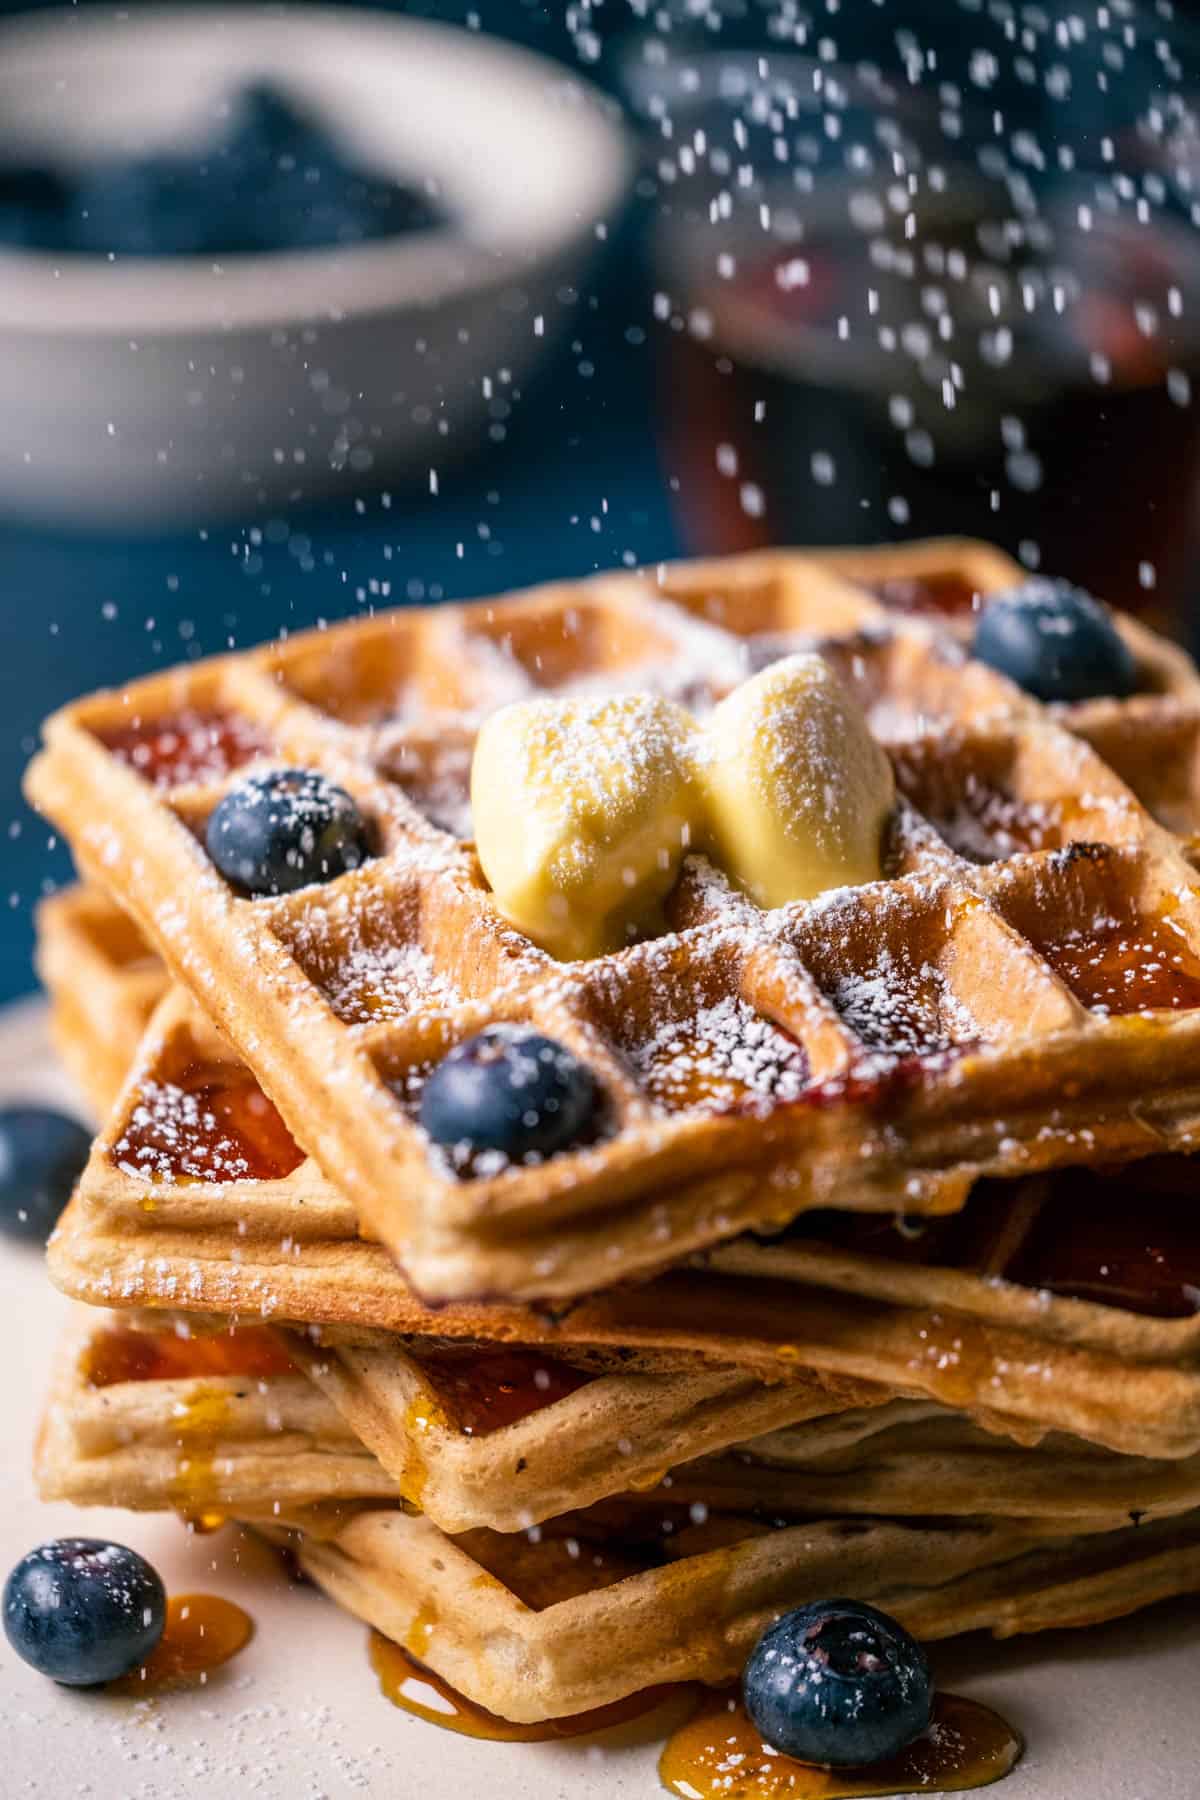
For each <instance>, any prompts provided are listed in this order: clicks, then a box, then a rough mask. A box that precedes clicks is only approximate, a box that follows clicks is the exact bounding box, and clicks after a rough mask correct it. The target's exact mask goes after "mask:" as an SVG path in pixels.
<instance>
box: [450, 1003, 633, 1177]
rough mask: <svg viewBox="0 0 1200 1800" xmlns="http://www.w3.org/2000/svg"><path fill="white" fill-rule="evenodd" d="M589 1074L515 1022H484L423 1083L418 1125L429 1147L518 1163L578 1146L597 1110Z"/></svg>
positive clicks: (549, 1041) (560, 1047)
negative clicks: (482, 1027) (491, 1154)
mask: <svg viewBox="0 0 1200 1800" xmlns="http://www.w3.org/2000/svg"><path fill="white" fill-rule="evenodd" d="M598 1098H599V1097H598V1094H597V1091H596V1084H595V1081H594V1080H593V1079H592V1073H591V1070H590V1069H589V1068H588V1067H587V1065H586V1064H585V1063H581V1062H580V1061H579V1060H578V1059H577V1058H576V1057H574V1056H572V1054H571V1052H570V1051H569V1050H567V1049H565V1048H564V1047H563V1045H562V1044H556V1043H555V1042H554V1039H553V1038H548V1037H542V1035H541V1034H540V1033H539V1032H536V1031H531V1030H530V1029H529V1028H528V1027H527V1026H521V1025H489V1026H488V1028H487V1030H486V1031H481V1032H480V1033H479V1035H478V1037H473V1038H468V1039H467V1041H466V1042H465V1043H463V1044H459V1045H458V1046H457V1047H456V1048H455V1049H453V1050H451V1052H450V1054H449V1055H448V1056H447V1057H445V1058H444V1059H443V1060H442V1061H441V1062H440V1063H439V1064H438V1066H437V1068H436V1069H435V1070H434V1071H433V1074H432V1075H431V1076H430V1077H429V1080H428V1081H427V1082H426V1083H425V1088H424V1091H423V1093H422V1095H421V1124H422V1125H423V1126H424V1128H425V1130H426V1131H427V1132H428V1133H429V1136H430V1137H431V1138H432V1139H433V1141H434V1143H435V1144H442V1145H444V1146H445V1147H446V1148H448V1149H454V1150H457V1151H458V1152H459V1153H460V1155H465V1156H467V1157H470V1156H471V1155H472V1154H475V1153H477V1152H479V1151H485V1150H491V1151H496V1152H498V1153H500V1154H501V1155H503V1156H506V1157H508V1158H509V1160H510V1161H512V1162H520V1161H522V1160H523V1159H524V1158H525V1157H528V1156H534V1155H536V1156H553V1155H554V1153H555V1151H557V1150H565V1149H566V1148H567V1146H568V1145H569V1144H574V1143H578V1142H579V1141H580V1139H581V1138H582V1137H583V1136H584V1134H585V1133H586V1132H587V1130H588V1128H589V1126H590V1124H591V1122H592V1120H593V1117H594V1115H595V1112H596V1108H597V1103H598Z"/></svg>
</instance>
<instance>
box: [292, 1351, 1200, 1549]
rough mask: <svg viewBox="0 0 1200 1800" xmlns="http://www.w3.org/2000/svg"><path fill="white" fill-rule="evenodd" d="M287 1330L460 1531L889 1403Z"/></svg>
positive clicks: (445, 1525) (562, 1359) (635, 1365)
mask: <svg viewBox="0 0 1200 1800" xmlns="http://www.w3.org/2000/svg"><path fill="white" fill-rule="evenodd" d="M280 1335H281V1337H283V1338H284V1340H285V1341H286V1342H287V1344H288V1346H289V1349H290V1350H291V1352H292V1355H293V1357H294V1359H295V1361H296V1362H297V1364H298V1365H299V1366H300V1367H302V1368H304V1369H305V1370H306V1371H307V1373H308V1374H309V1375H310V1376H311V1377H312V1379H313V1380H314V1382H315V1383H316V1385H317V1386H318V1388H320V1389H321V1390H322V1392H324V1393H325V1394H326V1395H327V1396H328V1397H329V1399H330V1400H331V1401H332V1402H333V1403H335V1404H336V1405H337V1407H338V1409H339V1410H340V1411H341V1413H342V1414H343V1416H344V1417H345V1419H346V1421H347V1423H348V1424H349V1425H350V1426H351V1427H352V1428H353V1430H354V1431H355V1433H356V1435H357V1436H358V1437H359V1438H360V1439H361V1440H362V1442H363V1443H364V1444H365V1445H366V1446H367V1447H368V1448H369V1449H371V1450H372V1451H373V1452H374V1454H375V1455H376V1457H377V1458H378V1459H379V1461H380V1463H381V1464H382V1465H383V1467H384V1468H386V1469H387V1470H388V1472H389V1474H390V1475H391V1476H392V1478H393V1480H394V1482H395V1485H396V1487H397V1489H398V1490H399V1493H400V1495H401V1497H402V1498H403V1499H404V1500H406V1501H408V1502H409V1503H410V1504H412V1505H414V1506H416V1507H418V1508H419V1509H420V1510H421V1511H422V1512H424V1513H426V1514H428V1516H429V1517H430V1518H432V1519H433V1520H434V1521H435V1523H436V1524H438V1525H439V1526H440V1527H441V1529H442V1530H444V1531H451V1532H455V1531H467V1530H470V1529H472V1528H474V1527H476V1526H488V1527H490V1528H491V1529H493V1530H496V1531H520V1530H525V1529H526V1528H528V1527H529V1526H532V1525H535V1524H540V1523H541V1522H542V1521H543V1520H545V1519H548V1518H553V1517H555V1516H556V1515H558V1514H560V1513H564V1512H567V1511H569V1510H575V1509H577V1508H579V1507H583V1506H589V1505H591V1504H593V1503H594V1502H596V1501H600V1500H605V1499H608V1498H610V1497H611V1496H612V1495H614V1494H619V1493H623V1492H624V1491H625V1490H626V1489H643V1488H653V1487H654V1486H655V1484H656V1483H657V1482H658V1481H659V1480H661V1479H662V1477H663V1475H664V1473H665V1472H666V1471H667V1470H668V1469H670V1468H671V1467H672V1466H673V1465H674V1464H676V1463H679V1462H683V1461H686V1460H690V1459H691V1458H693V1457H697V1456H701V1455H703V1454H704V1453H705V1452H706V1451H707V1450H710V1449H716V1448H720V1447H724V1446H727V1445H730V1444H734V1443H738V1442H740V1441H741V1439H742V1438H744V1437H745V1436H746V1435H747V1434H748V1433H751V1432H756V1431H758V1430H760V1429H767V1430H770V1429H772V1428H773V1426H774V1425H776V1424H779V1425H782V1424H783V1423H784V1422H785V1421H786V1422H788V1423H790V1424H793V1425H795V1426H797V1427H798V1426H799V1425H800V1422H801V1421H803V1420H808V1419H812V1418H819V1417H822V1416H824V1415H826V1414H828V1413H830V1412H835V1411H836V1412H840V1411H841V1410H842V1409H843V1408H845V1407H847V1406H854V1407H856V1408H858V1409H859V1410H860V1411H863V1412H866V1411H868V1410H869V1409H870V1407H871V1406H873V1405H882V1404H883V1403H884V1402H885V1401H886V1400H887V1398H888V1395H887V1394H886V1392H885V1391H884V1390H882V1389H879V1390H875V1389H872V1388H870V1387H869V1386H868V1385H867V1384H865V1383H861V1382H847V1381H839V1380H838V1379H837V1378H836V1377H829V1378H824V1379H822V1378H821V1377H820V1376H817V1375H814V1374H811V1373H808V1372H799V1371H797V1372H796V1373H795V1374H794V1375H793V1376H789V1378H787V1379H785V1380H782V1381H775V1382H764V1381H763V1380H762V1379H761V1378H760V1377H759V1376H758V1375H756V1374H755V1373H753V1372H752V1371H748V1370H745V1369H737V1368H723V1367H721V1366H720V1365H718V1364H714V1363H711V1362H709V1361H707V1360H706V1359H704V1358H698V1357H697V1356H696V1355H695V1354H694V1353H693V1354H691V1355H684V1356H680V1355H672V1354H671V1353H669V1352H658V1353H655V1352H654V1351H644V1352H642V1353H641V1354H640V1355H636V1354H634V1353H632V1352H629V1351H619V1350H616V1349H608V1350H604V1349H600V1350H596V1349H590V1350H589V1349H588V1348H587V1347H586V1346H571V1345H564V1346H563V1350H562V1354H561V1355H558V1356H553V1355H549V1354H548V1353H547V1352H545V1351H540V1350H528V1349H522V1348H511V1349H506V1348H503V1347H501V1346H497V1345H495V1344H473V1343H470V1342H458V1343H455V1342H454V1341H453V1340H445V1339H440V1340H432V1339H422V1338H415V1339H414V1338H405V1339H403V1340H400V1339H397V1338H395V1337H388V1338H381V1339H377V1340H376V1341H374V1342H369V1343H355V1342H354V1341H353V1340H351V1341H350V1342H339V1340H338V1335H337V1333H336V1332H335V1333H333V1334H329V1335H328V1336H323V1338H322V1341H321V1342H320V1343H319V1344H314V1343H313V1342H312V1341H311V1339H309V1338H308V1337H307V1336H306V1334H303V1333H298V1332H291V1331H289V1332H281V1333H280ZM767 1421H770V1422H771V1423H769V1424H768V1423H767ZM1197 1498H1198V1500H1200V1495H1198V1496H1197Z"/></svg>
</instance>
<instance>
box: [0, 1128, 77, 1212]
mask: <svg viewBox="0 0 1200 1800" xmlns="http://www.w3.org/2000/svg"><path fill="white" fill-rule="evenodd" d="M90 1147H91V1138H90V1137H89V1136H88V1133H87V1132H86V1131H85V1130H84V1129H83V1126H82V1125H80V1124H79V1123H78V1121H77V1120H75V1119H69V1118H68V1117H67V1116H66V1114H65V1113H60V1112H53V1111H51V1109H50V1108H49V1107H47V1106H6V1107H4V1108H3V1110H0V1231H3V1232H4V1233H6V1235H7V1236H9V1237H20V1238H28V1239H29V1240H30V1241H31V1242H32V1243H41V1244H44V1243H45V1241H46V1239H47V1238H48V1237H49V1235H50V1233H51V1231H53V1229H54V1226H55V1222H56V1221H57V1219H58V1215H59V1213H60V1212H61V1211H62V1209H63V1207H64V1206H65V1205H66V1204H67V1201H68V1200H69V1199H70V1198H71V1190H72V1189H73V1188H74V1186H75V1183H76V1182H77V1181H78V1179H79V1177H80V1175H81V1174H82V1173H83V1165H84V1164H85V1163H86V1161H87V1159H88V1151H89V1149H90Z"/></svg>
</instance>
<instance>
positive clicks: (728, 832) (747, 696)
mask: <svg viewBox="0 0 1200 1800" xmlns="http://www.w3.org/2000/svg"><path fill="white" fill-rule="evenodd" d="M703 782H704V788H705V794H706V798H707V812H708V840H709V846H710V848H711V851H712V854H713V857H714V860H715V861H716V862H717V864H718V865H719V866H720V867H721V868H723V869H724V871H725V873H726V874H727V875H728V876H729V878H730V880H731V881H733V882H734V883H735V884H736V885H737V886H738V887H740V888H742V889H744V891H745V892H746V893H747V894H749V895H750V896H751V898H752V899H753V900H755V901H757V903H758V904H759V905H760V906H763V907H773V906H785V905H786V904H787V903H788V902H789V901H791V900H811V899H812V898H813V897H814V896H815V895H817V894H821V893H824V892H825V890H826V889H828V888H833V887H843V886H854V885H857V884H858V883H860V882H865V881H874V880H877V879H878V877H879V875H880V873H881V854H882V844H883V833H884V827H885V825H886V823H887V820H888V816H889V814H890V813H891V811H892V808H893V806H894V804H895V798H896V795H895V784H894V781H893V777H892V766H891V764H890V762H889V761H888V759H887V757H886V756H885V755H884V753H883V751H882V750H881V749H880V748H879V746H878V744H877V743H876V742H875V740H874V739H873V738H872V736H871V734H870V732H869V731H868V729H867V722H866V719H865V718H864V716H863V713H862V710H861V708H860V707H859V706H858V704H857V702H856V701H855V699H854V697H853V696H852V695H851V694H850V693H848V692H847V690H846V689H845V687H843V685H842V683H841V682H840V681H839V680H838V678H837V676H836V675H835V674H834V673H833V670H832V669H831V668H830V667H829V665H828V664H827V663H825V662H823V661H822V660H821V658H820V657H819V656H789V657H786V658H785V659H784V660H783V661H781V662H777V663H772V664H771V665H770V666H769V667H768V668H766V669H764V670H763V671H762V673H761V674H759V675H756V676H754V677H753V679H752V680H750V681H745V682H743V683H742V685H741V686H740V687H737V688H735V689H734V691H733V692H732V693H731V694H730V695H729V696H728V697H727V698H726V699H725V700H723V701H722V702H721V704H720V705H719V706H718V707H717V708H716V710H715V711H714V713H713V716H712V719H711V721H710V723H709V726H708V731H707V734H706V744H705V754H704V764H703Z"/></svg>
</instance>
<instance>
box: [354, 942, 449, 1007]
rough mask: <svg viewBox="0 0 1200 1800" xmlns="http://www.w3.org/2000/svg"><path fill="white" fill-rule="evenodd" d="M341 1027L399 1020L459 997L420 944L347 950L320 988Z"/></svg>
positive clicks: (447, 1004) (386, 945)
mask: <svg viewBox="0 0 1200 1800" xmlns="http://www.w3.org/2000/svg"><path fill="white" fill-rule="evenodd" d="M322 986H323V988H324V992H325V997H326V999H327V1000H328V1001H329V1004H330V1006H332V1008H333V1010H334V1012H335V1013H336V1014H337V1016H338V1018H339V1019H342V1020H343V1021H344V1022H345V1023H346V1024H347V1025H370V1024H378V1023H380V1022H382V1021H384V1020H389V1019H403V1018H405V1017H407V1015H408V1014H409V1013H412V1012H415V1011H416V1010H417V1009H418V1008H419V1007H442V1006H454V1005H456V1004H457V1002H458V1001H459V1000H461V998H462V995H461V994H460V993H459V991H458V989H457V988H456V987H455V985H454V983H453V982H452V981H450V980H449V979H448V977H446V976H445V975H441V974H439V973H438V971H437V969H436V968H435V966H434V961H433V958H432V956H430V954H429V952H428V951H427V950H424V949H422V947H421V946H420V944H414V943H401V944H376V945H360V946H359V947H358V948H356V949H352V950H349V951H348V952H347V953H346V955H345V956H344V957H343V958H342V959H341V960H340V961H339V962H338V963H337V964H336V965H335V966H334V968H333V970H332V972H331V973H330V974H329V975H328V976H327V978H326V979H325V981H324V982H323V984H322Z"/></svg>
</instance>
